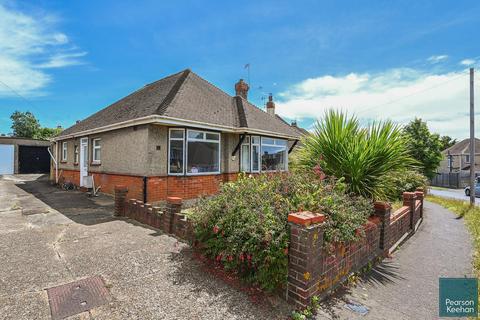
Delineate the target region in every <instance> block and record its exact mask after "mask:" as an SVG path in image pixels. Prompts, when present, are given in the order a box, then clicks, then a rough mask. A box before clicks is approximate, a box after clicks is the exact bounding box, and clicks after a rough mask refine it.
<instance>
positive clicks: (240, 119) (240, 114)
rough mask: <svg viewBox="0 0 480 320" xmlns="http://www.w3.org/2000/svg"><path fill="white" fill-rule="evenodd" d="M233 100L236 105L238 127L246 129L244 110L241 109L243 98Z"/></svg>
mask: <svg viewBox="0 0 480 320" xmlns="http://www.w3.org/2000/svg"><path fill="white" fill-rule="evenodd" d="M233 99H234V100H235V104H236V105H237V112H238V122H239V127H245V128H248V122H247V116H246V115H245V109H244V107H243V101H242V100H243V98H242V97H240V96H235V97H233Z"/></svg>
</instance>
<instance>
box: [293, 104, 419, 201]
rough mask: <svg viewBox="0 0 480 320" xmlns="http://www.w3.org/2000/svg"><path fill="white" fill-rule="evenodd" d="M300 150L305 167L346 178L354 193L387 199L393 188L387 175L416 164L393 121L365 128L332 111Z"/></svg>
mask: <svg viewBox="0 0 480 320" xmlns="http://www.w3.org/2000/svg"><path fill="white" fill-rule="evenodd" d="M302 142H303V143H302V144H303V146H302V147H301V148H300V150H299V151H298V159H297V161H298V164H299V166H300V167H303V168H309V169H311V168H314V167H315V166H317V165H319V166H320V167H321V169H322V170H323V171H324V172H325V173H326V174H327V175H330V176H335V177H337V178H342V177H343V178H344V179H345V182H346V183H347V184H348V188H349V191H350V192H353V193H356V194H359V195H363V196H367V197H372V198H375V199H386V198H387V196H388V195H389V193H390V192H391V190H392V189H393V186H390V185H388V183H387V182H386V180H385V179H384V178H385V176H386V175H387V174H389V173H392V172H398V171H401V170H403V169H405V168H411V167H413V166H414V165H415V160H414V159H412V158H411V157H410V155H409V153H408V150H407V145H406V144H405V140H404V137H403V136H402V131H401V128H400V127H399V126H398V125H395V124H393V123H392V122H391V121H385V122H376V123H373V124H372V125H371V126H370V127H369V128H361V127H360V124H359V122H358V120H357V118H356V117H348V116H347V115H346V114H344V113H342V112H336V111H329V112H327V113H326V114H325V117H324V119H323V120H321V121H318V122H317V123H316V126H315V130H314V132H313V134H312V135H309V136H307V137H305V139H304V140H303V141H302Z"/></svg>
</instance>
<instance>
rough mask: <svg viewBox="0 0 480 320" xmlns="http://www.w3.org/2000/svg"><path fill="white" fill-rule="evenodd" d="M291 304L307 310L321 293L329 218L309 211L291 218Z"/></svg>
mask: <svg viewBox="0 0 480 320" xmlns="http://www.w3.org/2000/svg"><path fill="white" fill-rule="evenodd" d="M288 221H289V225H290V248H289V250H288V282H287V293H286V295H287V296H286V298H287V301H289V302H293V303H294V304H295V305H296V307H298V308H300V309H303V308H305V307H306V306H307V305H309V303H310V300H311V298H312V297H313V296H314V295H315V294H316V293H317V291H318V287H319V281H320V275H321V274H322V272H323V270H322V265H323V264H322V263H321V262H322V244H323V232H324V221H325V216H324V215H323V214H319V213H311V212H308V211H305V212H297V213H291V214H289V215H288Z"/></svg>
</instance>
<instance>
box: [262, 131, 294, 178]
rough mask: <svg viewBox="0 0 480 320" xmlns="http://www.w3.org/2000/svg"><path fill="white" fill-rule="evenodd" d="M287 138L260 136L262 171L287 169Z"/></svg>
mask: <svg viewBox="0 0 480 320" xmlns="http://www.w3.org/2000/svg"><path fill="white" fill-rule="evenodd" d="M287 147H288V143H287V140H283V139H275V138H268V137H262V139H261V157H262V171H287V170H288V152H287Z"/></svg>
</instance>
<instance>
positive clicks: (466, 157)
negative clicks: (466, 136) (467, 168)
mask: <svg viewBox="0 0 480 320" xmlns="http://www.w3.org/2000/svg"><path fill="white" fill-rule="evenodd" d="M465 163H470V155H469V154H466V155H465Z"/></svg>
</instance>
